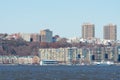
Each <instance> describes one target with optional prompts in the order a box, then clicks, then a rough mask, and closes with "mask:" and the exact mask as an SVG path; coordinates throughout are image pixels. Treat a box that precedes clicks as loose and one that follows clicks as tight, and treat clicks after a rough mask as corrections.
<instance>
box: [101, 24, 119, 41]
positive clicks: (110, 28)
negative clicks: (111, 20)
mask: <svg viewBox="0 0 120 80" xmlns="http://www.w3.org/2000/svg"><path fill="white" fill-rule="evenodd" d="M103 31H104V39H107V40H116V39H117V26H116V25H113V24H108V25H105V26H104V28H103Z"/></svg>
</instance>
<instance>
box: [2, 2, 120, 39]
mask: <svg viewBox="0 0 120 80" xmlns="http://www.w3.org/2000/svg"><path fill="white" fill-rule="evenodd" d="M119 3H120V1H119V0H116V1H109V0H106V1H104V0H101V1H96V0H92V1H89V0H66V1H64V0H60V1H55V0H51V1H48V0H44V1H41V0H36V1H32V0H25V1H24V0H21V1H16V0H11V1H9V0H5V1H0V10H1V13H0V28H1V29H0V33H17V32H26V33H36V32H39V30H42V29H50V30H51V31H53V34H54V35H56V34H58V35H60V36H61V37H67V38H71V37H82V32H81V30H82V28H81V26H82V24H83V23H86V22H90V23H93V24H94V25H95V37H97V38H102V39H103V27H104V25H106V24H110V23H112V24H115V25H117V35H118V34H119V31H120V22H119V21H120V18H119V15H120V11H119V7H120V5H119ZM117 39H118V40H120V36H119V35H118V36H117Z"/></svg>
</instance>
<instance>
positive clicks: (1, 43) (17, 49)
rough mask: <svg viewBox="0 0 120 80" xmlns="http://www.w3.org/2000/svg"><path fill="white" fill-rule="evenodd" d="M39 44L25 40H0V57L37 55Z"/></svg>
mask: <svg viewBox="0 0 120 80" xmlns="http://www.w3.org/2000/svg"><path fill="white" fill-rule="evenodd" d="M37 47H39V45H38V43H35V42H25V41H23V40H0V55H19V56H27V55H37Z"/></svg>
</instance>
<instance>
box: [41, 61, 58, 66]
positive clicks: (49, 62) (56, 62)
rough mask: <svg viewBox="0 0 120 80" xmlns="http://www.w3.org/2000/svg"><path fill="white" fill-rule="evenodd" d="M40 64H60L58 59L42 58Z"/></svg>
mask: <svg viewBox="0 0 120 80" xmlns="http://www.w3.org/2000/svg"><path fill="white" fill-rule="evenodd" d="M40 65H58V61H56V60H41V61H40Z"/></svg>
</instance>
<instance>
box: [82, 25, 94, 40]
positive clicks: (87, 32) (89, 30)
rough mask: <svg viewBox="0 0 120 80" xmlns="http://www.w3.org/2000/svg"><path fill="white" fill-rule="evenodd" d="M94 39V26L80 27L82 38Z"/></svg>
mask: <svg viewBox="0 0 120 80" xmlns="http://www.w3.org/2000/svg"><path fill="white" fill-rule="evenodd" d="M93 37H95V27H94V24H91V23H84V24H83V25H82V38H84V39H88V38H93Z"/></svg>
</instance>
